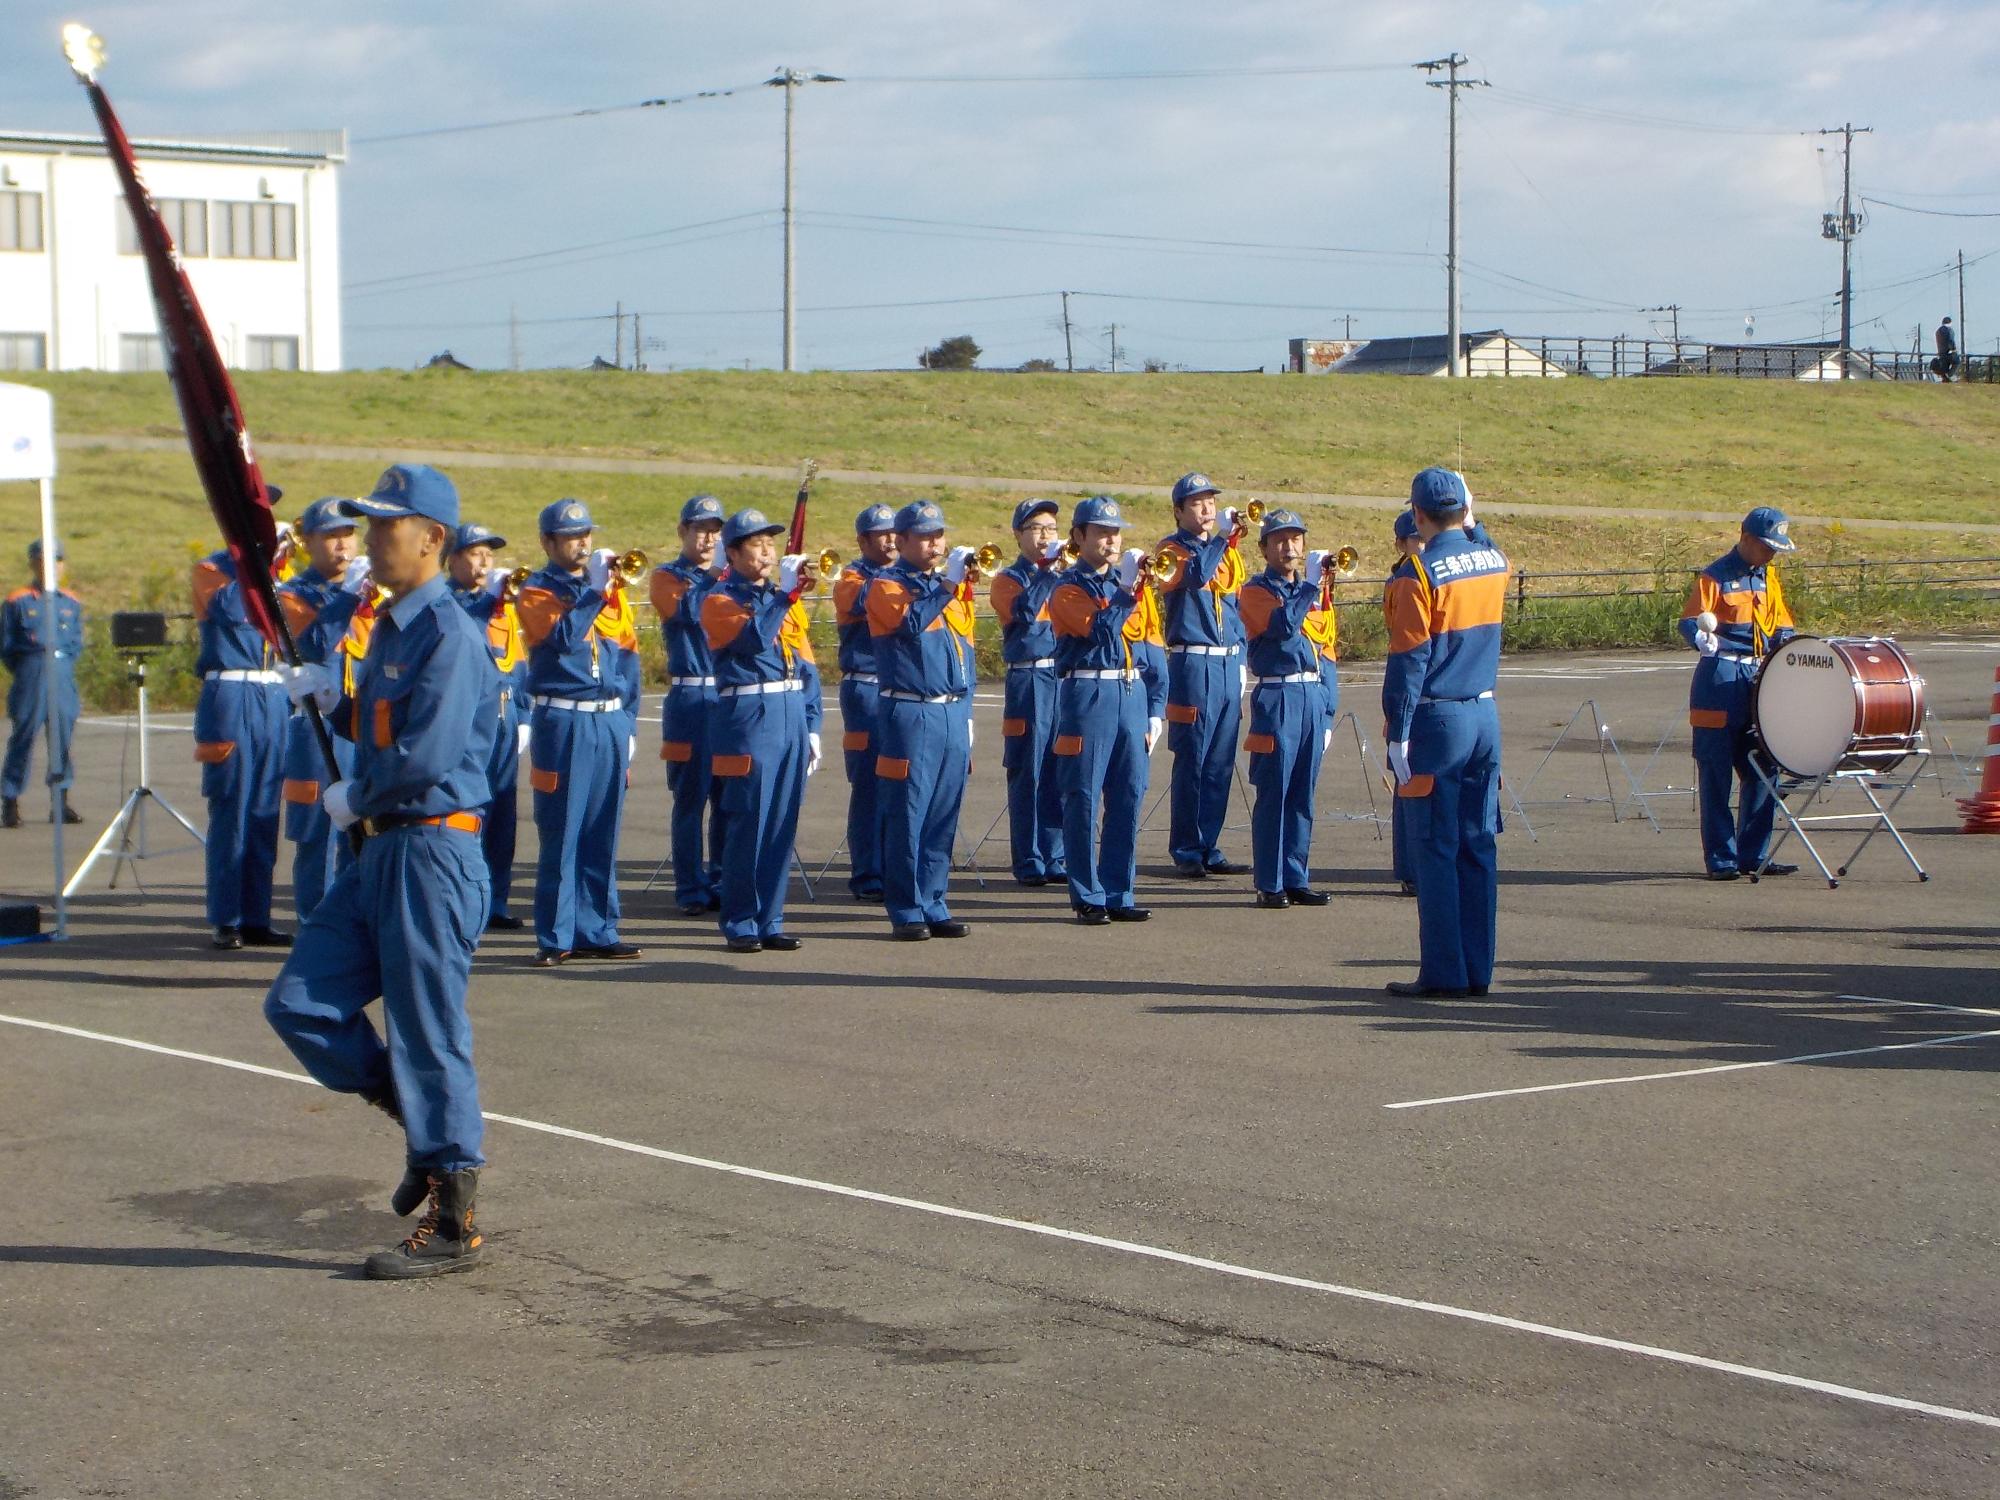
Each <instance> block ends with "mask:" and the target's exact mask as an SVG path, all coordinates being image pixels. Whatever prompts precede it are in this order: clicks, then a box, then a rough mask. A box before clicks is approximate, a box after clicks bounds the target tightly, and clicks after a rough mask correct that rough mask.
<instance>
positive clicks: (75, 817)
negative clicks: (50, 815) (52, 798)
mask: <svg viewBox="0 0 2000 1500" xmlns="http://www.w3.org/2000/svg"><path fill="white" fill-rule="evenodd" d="M62 820H63V821H64V822H65V823H81V822H82V821H83V814H82V813H80V812H78V811H77V810H76V809H75V808H73V807H71V806H70V805H69V793H67V792H64V793H63V799H62Z"/></svg>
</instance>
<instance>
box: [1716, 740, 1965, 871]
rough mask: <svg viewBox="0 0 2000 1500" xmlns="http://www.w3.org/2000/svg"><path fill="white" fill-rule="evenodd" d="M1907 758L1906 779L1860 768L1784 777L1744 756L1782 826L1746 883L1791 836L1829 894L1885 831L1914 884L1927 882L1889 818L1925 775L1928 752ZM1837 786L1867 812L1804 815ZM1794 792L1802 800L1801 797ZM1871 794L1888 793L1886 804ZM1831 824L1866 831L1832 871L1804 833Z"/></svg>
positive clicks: (1759, 757) (1760, 758)
mask: <svg viewBox="0 0 2000 1500" xmlns="http://www.w3.org/2000/svg"><path fill="white" fill-rule="evenodd" d="M1908 753H1909V756H1910V758H1911V759H1913V760H1914V761H1915V762H1916V765H1915V766H1914V767H1912V768H1910V769H1909V770H1908V771H1907V774H1906V773H1905V771H1904V770H1903V769H1902V768H1898V769H1897V770H1896V772H1895V773H1894V774H1893V775H1890V774H1888V773H1885V772H1882V771H1871V770H1866V769H1860V770H1840V769H1835V770H1832V771H1828V772H1826V773H1825V774H1823V775H1820V776H1789V775H1787V774H1785V773H1784V772H1782V771H1777V770H1766V768H1765V766H1764V757H1763V755H1762V754H1761V753H1753V754H1752V755H1751V757H1750V769H1751V770H1752V771H1753V772H1754V773H1755V774H1756V777H1757V779H1758V780H1759V781H1760V782H1762V783H1763V784H1764V790H1765V791H1767V792H1768V793H1770V795H1771V799H1772V801H1773V802H1774V803H1775V804H1776V806H1777V810H1778V817H1779V818H1780V819H1781V820H1782V821H1783V823H1784V825H1785V826H1784V829H1783V831H1782V832H1780V833H1779V835H1778V836H1777V838H1775V839H1773V840H1772V841H1771V847H1770V850H1769V852H1768V853H1766V854H1765V856H1764V863H1763V864H1760V865H1759V866H1758V867H1757V868H1756V869H1755V870H1753V871H1752V872H1751V874H1750V879H1751V880H1752V881H1753V882H1754V881H1756V880H1757V878H1758V877H1759V876H1760V875H1761V874H1762V873H1763V870H1764V866H1765V865H1768V864H1770V863H1771V861H1772V859H1773V858H1775V857H1776V855H1777V853H1778V851H1779V849H1781V848H1783V847H1784V843H1785V840H1786V839H1788V838H1790V837H1791V836H1792V835H1793V834H1797V835H1798V839H1799V842H1800V843H1801V844H1803V845H1805V850H1806V853H1807V854H1809V855H1811V856H1812V862H1813V863H1814V864H1815V865H1817V866H1818V867H1819V873H1820V874H1821V875H1822V876H1823V877H1825V880H1826V884H1827V889H1829V890H1832V889H1834V888H1835V887H1837V886H1838V885H1839V884H1840V881H1841V878H1842V877H1844V876H1845V875H1846V874H1847V872H1848V871H1849V870H1851V869H1853V868H1854V864H1855V861H1856V860H1858V859H1860V858H1861V851H1862V850H1864V849H1866V848H1867V847H1868V845H1869V844H1870V843H1871V842H1872V841H1873V840H1874V838H1875V835H1876V834H1878V833H1882V832H1887V833H1888V835H1889V837H1890V838H1892V839H1894V840H1895V841H1896V847H1897V848H1898V849H1901V850H1902V851H1903V858H1905V859H1907V860H1908V861H1909V862H1910V868H1911V869H1913V870H1915V871H1916V872H1917V879H1918V880H1926V881H1927V880H1929V879H1930V878H1931V877H1930V875H1929V873H1928V872H1926V871H1925V869H1924V867H1923V866H1922V865H1920V864H1918V863H1917V856H1916V855H1915V854H1914V853H1912V852H1911V850H1910V846H1909V844H1907V843H1906V842H1904V839H1903V835H1902V833H1901V832H1900V831H1899V830H1898V829H1897V827H1896V823H1895V819H1894V816H1893V815H1894V813H1895V811H1896V804H1897V803H1899V802H1901V801H1902V800H1903V798H1904V797H1906V796H1908V795H1909V793H1910V791H1911V789H1912V788H1913V787H1915V786H1916V784H1917V782H1918V781H1919V780H1920V779H1922V777H1923V776H1924V775H1925V774H1926V772H1927V770H1928V765H1929V761H1930V754H1931V753H1930V751H1929V750H1927V749H1924V748H1923V747H1922V746H1919V747H1917V748H1916V749H1914V750H1911V751H1910V752H1908ZM1841 786H1850V787H1853V788H1854V789H1855V790H1857V791H1859V792H1860V793H1861V795H1862V796H1863V797H1865V798H1867V800H1868V808H1869V810H1868V811H1867V812H1861V811H1859V810H1856V811H1854V812H1846V813H1814V812H1811V811H1810V809H1811V808H1812V805H1813V804H1814V803H1815V802H1818V801H1819V800H1820V799H1821V798H1822V797H1825V796H1827V795H1828V794H1829V793H1830V792H1831V791H1832V790H1833V789H1835V788H1837V787H1841ZM1800 793H1803V794H1804V795H1803V796H1802V797H1801V796H1800V795H1799V794H1800ZM1877 793H1887V794H1889V798H1888V801H1887V802H1884V801H1883V800H1882V798H1881V797H1880V796H1878V795H1876V794H1877ZM1787 797H1796V798H1798V804H1797V806H1796V807H1794V806H1793V805H1792V803H1791V802H1789V801H1787V800H1786V799H1787ZM1833 825H1841V826H1845V827H1847V828H1850V829H1852V828H1866V829H1867V830H1868V831H1867V832H1866V833H1864V834H1863V835H1862V837H1861V842H1860V843H1858V844H1856V845H1855V846H1854V849H1853V852H1852V853H1850V854H1849V855H1848V856H1847V858H1846V859H1845V860H1843V861H1842V862H1841V863H1840V865H1839V866H1838V867H1836V868H1834V869H1828V868H1827V864H1826V861H1825V860H1824V859H1822V858H1820V853H1819V849H1818V847H1817V846H1815V845H1814V843H1813V841H1812V836H1811V835H1810V834H1808V833H1807V832H1806V829H1807V828H1808V827H1816V828H1823V827H1828V826H1833Z"/></svg>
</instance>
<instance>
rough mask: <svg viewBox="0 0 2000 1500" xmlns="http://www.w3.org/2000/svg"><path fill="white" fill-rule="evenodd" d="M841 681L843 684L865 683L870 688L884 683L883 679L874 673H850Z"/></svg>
mask: <svg viewBox="0 0 2000 1500" xmlns="http://www.w3.org/2000/svg"><path fill="white" fill-rule="evenodd" d="M840 680H841V681H842V682H865V683H867V684H868V685H869V686H870V687H874V686H876V685H877V684H879V683H880V682H881V681H882V679H881V678H880V677H877V676H876V675H875V674H874V673H873V672H849V673H848V674H847V675H846V676H845V677H843V678H841V679H840Z"/></svg>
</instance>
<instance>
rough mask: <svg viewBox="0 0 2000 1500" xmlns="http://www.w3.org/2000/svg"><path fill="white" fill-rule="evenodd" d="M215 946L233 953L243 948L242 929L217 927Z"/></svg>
mask: <svg viewBox="0 0 2000 1500" xmlns="http://www.w3.org/2000/svg"><path fill="white" fill-rule="evenodd" d="M214 943H215V946H216V947H218V948H224V949H227V950H229V951H230V952H232V953H233V952H235V951H236V950H237V949H238V948H241V947H242V946H243V929H242V928H240V927H218V928H216V929H215V938H214Z"/></svg>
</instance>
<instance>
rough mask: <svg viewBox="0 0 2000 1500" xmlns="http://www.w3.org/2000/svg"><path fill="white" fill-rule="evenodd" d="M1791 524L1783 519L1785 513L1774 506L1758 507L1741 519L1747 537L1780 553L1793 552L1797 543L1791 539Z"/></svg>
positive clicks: (1796, 547)
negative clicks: (1752, 537)
mask: <svg viewBox="0 0 2000 1500" xmlns="http://www.w3.org/2000/svg"><path fill="white" fill-rule="evenodd" d="M1791 527H1792V523H1791V522H1790V521H1788V520H1786V519H1785V513H1784V512H1783V511H1781V510H1779V509H1778V507H1777V506H1775V505H1760V506H1758V507H1757V508H1756V509H1755V510H1753V511H1751V512H1750V514H1749V515H1747V516H1745V517H1744V518H1743V529H1744V531H1745V532H1747V533H1748V534H1749V535H1751V536H1754V537H1755V538H1757V540H1758V541H1760V542H1763V543H1765V544H1766V545H1767V546H1771V547H1775V548H1777V550H1778V551H1780V552H1793V551H1796V550H1797V549H1798V545H1799V544H1798V543H1797V542H1795V541H1793V540H1792V537H1791Z"/></svg>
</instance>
